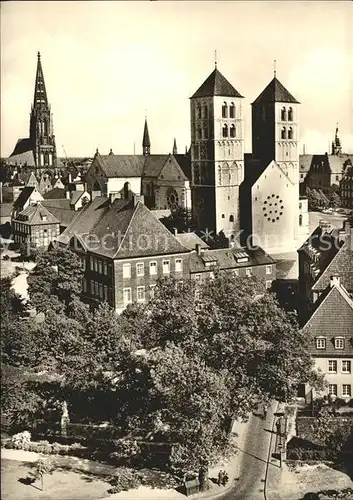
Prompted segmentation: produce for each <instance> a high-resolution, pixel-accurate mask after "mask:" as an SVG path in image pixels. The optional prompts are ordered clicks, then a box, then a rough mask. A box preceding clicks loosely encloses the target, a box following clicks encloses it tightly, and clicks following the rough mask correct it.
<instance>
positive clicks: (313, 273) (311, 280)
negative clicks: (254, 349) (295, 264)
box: [298, 220, 353, 321]
mask: <svg viewBox="0 0 353 500" xmlns="http://www.w3.org/2000/svg"><path fill="white" fill-rule="evenodd" d="M298 254H299V296H300V301H301V306H300V315H301V319H302V321H305V320H306V319H307V318H308V315H309V314H310V313H311V312H312V311H313V309H314V307H315V302H316V301H317V300H318V299H319V298H320V296H321V294H322V293H323V292H324V291H325V290H326V289H327V287H328V285H329V284H330V280H331V277H332V276H339V277H340V281H341V283H342V285H343V286H344V287H345V288H346V289H347V290H348V292H349V293H352V292H353V247H352V229H351V227H350V224H349V222H348V221H345V222H344V225H343V228H342V229H340V230H337V229H335V228H333V227H332V226H331V224H330V223H328V222H326V221H324V220H322V221H320V225H319V226H318V227H317V228H316V229H315V231H314V232H313V233H312V234H311V235H310V237H309V238H308V239H307V240H306V241H305V243H304V244H303V245H302V246H301V248H300V249H299V250H298Z"/></svg>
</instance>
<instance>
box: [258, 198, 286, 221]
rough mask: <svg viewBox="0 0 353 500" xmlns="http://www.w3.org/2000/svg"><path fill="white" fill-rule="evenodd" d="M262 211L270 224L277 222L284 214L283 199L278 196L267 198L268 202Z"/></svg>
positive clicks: (266, 201)
mask: <svg viewBox="0 0 353 500" xmlns="http://www.w3.org/2000/svg"><path fill="white" fill-rule="evenodd" d="M262 211H263V214H264V217H265V219H267V220H268V222H277V221H278V220H279V219H280V218H281V217H282V215H283V212H284V204H283V200H282V198H281V197H280V196H279V195H278V194H277V195H276V194H271V195H269V196H267V198H266V200H265V201H264V202H263V206H262Z"/></svg>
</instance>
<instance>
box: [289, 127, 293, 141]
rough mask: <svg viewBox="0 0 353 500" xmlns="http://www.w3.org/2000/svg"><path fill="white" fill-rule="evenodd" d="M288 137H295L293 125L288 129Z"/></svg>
mask: <svg viewBox="0 0 353 500" xmlns="http://www.w3.org/2000/svg"><path fill="white" fill-rule="evenodd" d="M288 139H293V129H292V127H289V129H288Z"/></svg>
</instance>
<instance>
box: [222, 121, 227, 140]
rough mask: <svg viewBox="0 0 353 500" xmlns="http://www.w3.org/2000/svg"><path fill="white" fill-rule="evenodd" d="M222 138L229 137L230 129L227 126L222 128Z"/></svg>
mask: <svg viewBox="0 0 353 500" xmlns="http://www.w3.org/2000/svg"><path fill="white" fill-rule="evenodd" d="M222 137H228V127H227V125H226V124H224V125H223V127H222Z"/></svg>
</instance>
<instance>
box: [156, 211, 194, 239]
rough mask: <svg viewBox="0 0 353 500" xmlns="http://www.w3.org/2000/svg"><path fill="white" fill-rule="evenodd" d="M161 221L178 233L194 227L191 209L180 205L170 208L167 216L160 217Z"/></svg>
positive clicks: (170, 229)
mask: <svg viewBox="0 0 353 500" xmlns="http://www.w3.org/2000/svg"><path fill="white" fill-rule="evenodd" d="M161 222H162V223H163V224H164V225H165V226H166V228H167V229H169V231H171V232H173V231H174V229H176V230H177V231H178V233H186V232H188V231H190V230H191V229H193V228H194V227H195V221H194V219H193V216H192V213H191V210H189V209H188V208H186V207H180V206H178V207H177V208H175V209H174V210H172V211H171V214H170V215H169V216H168V217H164V218H163V219H161Z"/></svg>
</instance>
